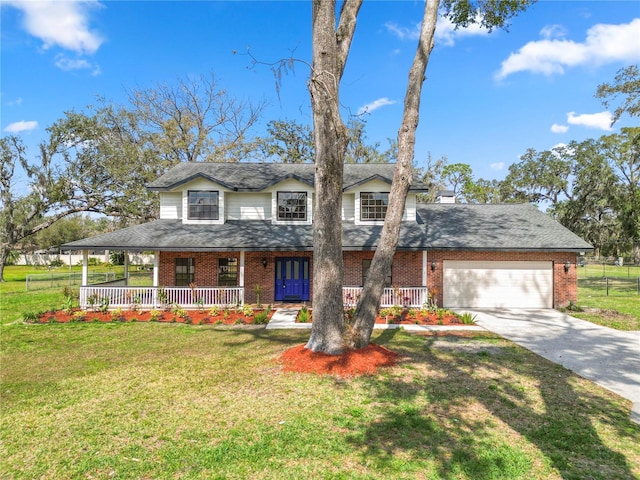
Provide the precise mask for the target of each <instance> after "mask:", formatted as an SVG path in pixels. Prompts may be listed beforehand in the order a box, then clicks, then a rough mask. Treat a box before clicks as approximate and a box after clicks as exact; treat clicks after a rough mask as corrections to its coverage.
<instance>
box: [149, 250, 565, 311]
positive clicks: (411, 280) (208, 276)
mask: <svg viewBox="0 0 640 480" xmlns="http://www.w3.org/2000/svg"><path fill="white" fill-rule="evenodd" d="M187 257H193V258H195V264H196V268H195V283H196V285H198V286H201V287H204V286H217V284H218V283H217V282H218V273H217V271H218V258H230V257H235V258H238V262H239V259H240V254H239V253H238V252H214V253H211V252H161V253H160V285H163V286H173V285H174V284H175V259H176V258H187ZM276 257H308V258H309V259H310V271H311V272H313V254H312V253H311V252H247V253H246V254H245V301H246V302H247V303H256V301H257V297H256V285H259V286H260V289H261V294H260V302H261V303H263V304H269V303H272V302H273V299H274V280H275V270H274V268H275V258H276ZM371 258H373V252H344V254H343V259H344V264H345V274H344V285H350V286H360V285H362V260H364V259H371ZM263 259H266V260H267V266H266V268H265V267H264V266H263V264H262V260H263ZM444 260H469V261H472V260H479V261H480V260H490V261H534V260H538V261H551V262H553V283H554V288H553V304H554V307H562V306H566V305H567V304H568V303H569V301H574V302H575V301H576V300H577V288H578V285H577V271H576V261H577V255H576V254H575V253H553V252H552V253H535V252H468V251H466V252H449V251H437V250H436V251H429V252H428V253H427V287H428V288H429V291H430V292H435V295H436V299H437V302H438V305H442V287H443V284H442V265H443V261H444ZM567 261H569V262H570V263H571V267H570V269H569V271H568V272H566V273H565V271H564V265H565V262H567ZM431 262H435V263H436V268H435V270H434V271H431ZM310 283H311V285H310V291H311V292H312V295H313V275H311V278H310ZM392 284H393V285H395V286H405V287H414V286H419V285H421V284H422V252H397V253H396V255H395V257H394V262H393V269H392Z"/></svg>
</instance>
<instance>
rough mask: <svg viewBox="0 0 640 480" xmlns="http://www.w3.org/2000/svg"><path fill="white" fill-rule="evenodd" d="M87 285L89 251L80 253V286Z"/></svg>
mask: <svg viewBox="0 0 640 480" xmlns="http://www.w3.org/2000/svg"><path fill="white" fill-rule="evenodd" d="M88 284H89V250H83V251H82V285H83V286H85V285H88Z"/></svg>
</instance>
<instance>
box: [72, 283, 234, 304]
mask: <svg viewBox="0 0 640 480" xmlns="http://www.w3.org/2000/svg"><path fill="white" fill-rule="evenodd" d="M242 304H244V288H243V287H219V288H215V287H196V288H194V289H191V288H189V287H120V286H105V285H96V286H84V287H80V308H83V309H90V308H105V309H107V308H131V307H135V308H140V309H145V310H148V309H152V308H163V307H167V306H170V305H179V306H180V307H181V308H208V307H211V306H213V305H217V306H221V307H229V306H236V305H242Z"/></svg>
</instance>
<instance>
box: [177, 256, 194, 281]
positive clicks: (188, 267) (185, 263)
mask: <svg viewBox="0 0 640 480" xmlns="http://www.w3.org/2000/svg"><path fill="white" fill-rule="evenodd" d="M195 278H196V259H195V258H176V287H186V286H188V285H189V284H190V283H194V280H195Z"/></svg>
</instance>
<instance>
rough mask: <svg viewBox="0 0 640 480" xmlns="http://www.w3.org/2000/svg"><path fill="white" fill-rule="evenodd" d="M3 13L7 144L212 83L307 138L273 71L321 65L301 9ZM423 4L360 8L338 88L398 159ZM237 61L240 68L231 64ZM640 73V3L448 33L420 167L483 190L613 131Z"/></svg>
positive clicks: (20, 5) (305, 114)
mask: <svg viewBox="0 0 640 480" xmlns="http://www.w3.org/2000/svg"><path fill="white" fill-rule="evenodd" d="M0 2H1V5H2V7H1V15H2V17H1V21H2V25H1V26H2V29H1V43H2V46H1V69H2V70H1V90H0V94H1V96H0V108H1V114H2V116H1V121H0V128H1V129H2V135H7V134H18V135H20V136H21V137H22V138H23V139H24V141H25V143H26V144H27V145H28V147H29V153H30V155H31V156H35V155H37V144H38V143H39V142H40V141H42V140H44V139H46V137H47V135H46V131H45V129H46V127H47V126H49V125H51V124H52V123H53V122H54V121H55V120H56V119H58V118H60V117H62V116H63V114H64V112H65V111H68V110H72V109H75V110H82V109H83V108H85V107H86V106H87V105H89V104H92V103H93V104H95V102H96V97H97V96H103V97H106V98H107V99H109V100H111V101H114V102H125V101H126V97H127V94H126V90H127V89H136V88H148V87H154V86H156V85H158V84H160V83H172V82H174V81H175V80H176V78H177V77H179V76H187V75H206V74H208V73H209V72H214V73H215V75H216V77H217V79H218V84H219V86H220V87H221V88H224V89H225V90H227V91H228V92H229V93H230V94H231V95H232V96H234V97H238V98H242V99H253V100H265V101H267V102H269V106H268V108H267V109H266V111H265V114H264V116H263V118H262V121H261V122H260V123H259V125H258V126H257V127H256V128H255V129H254V130H253V132H252V133H253V134H254V135H264V133H265V130H264V126H265V125H266V123H267V122H268V121H269V120H274V119H290V120H296V121H298V122H299V123H308V124H310V123H311V112H310V107H309V95H308V92H307V90H306V85H305V81H306V79H307V74H308V71H307V68H306V67H305V66H304V64H303V63H299V64H298V65H297V66H296V68H295V72H293V73H291V74H289V75H287V76H285V77H284V79H283V82H282V86H281V92H280V97H279V98H278V95H277V93H276V88H275V82H274V78H273V74H272V73H271V71H270V70H269V68H268V67H265V66H254V67H252V66H251V61H250V58H249V57H248V56H246V55H243V53H245V52H246V51H247V49H250V51H251V53H252V55H253V56H254V57H256V58H257V59H259V60H261V61H264V62H272V61H276V60H278V59H281V58H286V57H289V56H291V55H293V56H295V57H296V58H299V59H301V60H304V61H310V58H311V43H310V39H311V7H310V4H309V3H308V2H306V1H290V2H275V1H273V2H271V1H269V2H267V1H261V2H240V1H236V2H218V1H196V2H186V1H182V2H174V1H161V2H152V1H137V2H129V1H101V2H98V1H76V2H64V1H58V0H49V1H29V0H27V1H22V0H0ZM423 5H424V4H423V2H421V1H390V2H382V1H367V0H365V2H364V4H363V6H362V9H361V11H360V16H359V18H358V26H357V30H356V36H355V39H354V43H353V46H352V50H351V54H350V56H349V60H348V64H347V69H346V72H345V75H344V78H343V82H342V87H341V95H342V105H343V106H344V109H345V110H344V111H345V114H346V113H347V112H348V111H350V112H352V113H358V112H362V111H363V110H368V113H367V114H366V115H365V117H364V118H365V119H366V121H367V135H368V139H369V141H370V142H374V141H379V142H380V143H381V144H382V146H383V147H386V146H387V140H386V139H387V138H395V136H396V134H397V129H398V127H399V125H400V119H401V115H402V102H403V97H404V92H405V87H406V78H407V74H408V69H409V67H410V64H411V61H412V59H413V54H414V52H415V47H416V35H417V32H418V28H419V23H418V22H419V21H420V20H421V17H422V11H423ZM234 51H235V52H237V54H234ZM639 62H640V2H636V1H540V2H539V3H537V4H535V5H533V6H532V7H531V8H530V9H529V10H527V11H526V12H524V13H522V14H521V15H520V16H519V17H517V18H515V19H514V20H513V21H512V23H511V26H510V28H509V32H505V31H496V32H494V33H492V34H487V33H486V32H483V31H479V30H478V29H475V28H470V29H467V30H458V31H453V30H452V29H451V26H450V25H448V24H447V23H446V22H440V23H439V25H438V28H437V39H436V46H435V49H434V51H433V53H432V56H431V60H430V63H429V67H428V69H427V81H426V84H425V88H424V94H423V98H422V105H421V117H420V126H419V128H418V140H417V144H416V163H417V164H418V165H419V166H422V165H424V162H425V159H426V157H427V155H428V153H429V152H430V153H431V155H432V156H433V157H435V158H437V157H440V156H442V155H446V156H447V157H448V159H449V162H451V163H457V162H461V163H468V164H470V165H471V166H472V168H473V171H474V174H475V175H476V177H483V178H485V179H492V178H498V179H501V178H503V177H504V175H505V174H506V171H507V168H508V166H509V165H510V164H512V163H514V162H517V161H518V158H519V156H520V155H522V154H523V153H524V152H525V151H526V150H527V148H535V149H537V150H544V149H549V148H552V147H553V146H555V145H557V144H561V143H568V142H569V141H571V140H578V141H580V140H583V139H586V138H597V137H600V136H601V135H603V134H606V133H613V132H616V131H618V130H619V128H620V127H622V126H625V125H631V120H630V119H629V118H623V119H622V120H621V121H620V122H619V123H618V124H616V126H614V128H613V129H611V127H610V126H609V118H610V113H609V112H607V111H606V110H605V109H604V107H603V106H602V104H601V103H600V101H599V100H597V99H595V98H594V96H593V95H594V93H595V91H596V88H597V86H598V85H599V84H600V83H602V82H608V81H611V80H612V79H613V77H614V76H615V73H616V72H617V71H618V70H619V69H620V68H622V67H625V66H627V65H631V64H637V63H639Z"/></svg>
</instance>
